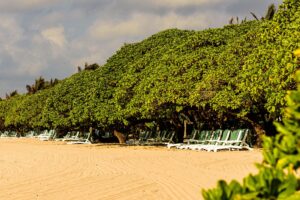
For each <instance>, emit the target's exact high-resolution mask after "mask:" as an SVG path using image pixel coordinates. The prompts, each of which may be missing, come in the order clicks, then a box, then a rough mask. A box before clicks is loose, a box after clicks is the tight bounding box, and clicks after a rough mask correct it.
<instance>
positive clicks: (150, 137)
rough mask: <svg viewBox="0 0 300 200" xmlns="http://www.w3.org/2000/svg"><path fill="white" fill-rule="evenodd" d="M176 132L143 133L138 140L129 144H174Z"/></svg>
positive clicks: (130, 141)
mask: <svg viewBox="0 0 300 200" xmlns="http://www.w3.org/2000/svg"><path fill="white" fill-rule="evenodd" d="M174 136H175V131H167V130H164V131H157V132H153V131H141V132H140V133H139V138H138V139H137V140H134V141H133V140H129V141H127V143H128V144H137V145H163V144H169V143H173V139H174Z"/></svg>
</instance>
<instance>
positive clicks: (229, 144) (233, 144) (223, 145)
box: [204, 129, 252, 152]
mask: <svg viewBox="0 0 300 200" xmlns="http://www.w3.org/2000/svg"><path fill="white" fill-rule="evenodd" d="M248 133H249V129H238V130H234V131H232V132H231V133H230V136H229V138H228V139H227V140H225V141H220V142H219V143H217V144H216V145H212V146H207V147H205V148H204V149H205V150H207V151H214V152H217V151H219V150H242V149H248V150H252V148H250V147H249V145H248V144H247V143H246V139H247V136H248Z"/></svg>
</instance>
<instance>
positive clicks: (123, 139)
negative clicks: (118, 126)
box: [114, 130, 126, 144]
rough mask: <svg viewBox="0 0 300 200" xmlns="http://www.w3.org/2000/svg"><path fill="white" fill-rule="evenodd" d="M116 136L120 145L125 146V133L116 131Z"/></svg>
mask: <svg viewBox="0 0 300 200" xmlns="http://www.w3.org/2000/svg"><path fill="white" fill-rule="evenodd" d="M114 136H116V137H117V138H118V140H119V143H120V144H125V142H126V137H125V135H124V134H123V133H121V132H119V131H117V130H114Z"/></svg>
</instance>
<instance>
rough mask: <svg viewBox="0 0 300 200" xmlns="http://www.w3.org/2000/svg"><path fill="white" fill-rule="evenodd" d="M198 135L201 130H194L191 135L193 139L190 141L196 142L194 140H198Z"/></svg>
mask: <svg viewBox="0 0 300 200" xmlns="http://www.w3.org/2000/svg"><path fill="white" fill-rule="evenodd" d="M198 134H199V130H197V129H193V131H192V133H191V137H190V139H191V140H194V139H196V138H197V136H198Z"/></svg>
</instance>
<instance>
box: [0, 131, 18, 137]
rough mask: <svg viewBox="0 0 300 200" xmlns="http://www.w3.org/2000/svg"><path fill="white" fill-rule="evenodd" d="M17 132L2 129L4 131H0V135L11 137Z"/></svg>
mask: <svg viewBox="0 0 300 200" xmlns="http://www.w3.org/2000/svg"><path fill="white" fill-rule="evenodd" d="M17 136H18V134H17V132H15V131H4V132H0V137H1V138H13V137H17Z"/></svg>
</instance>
